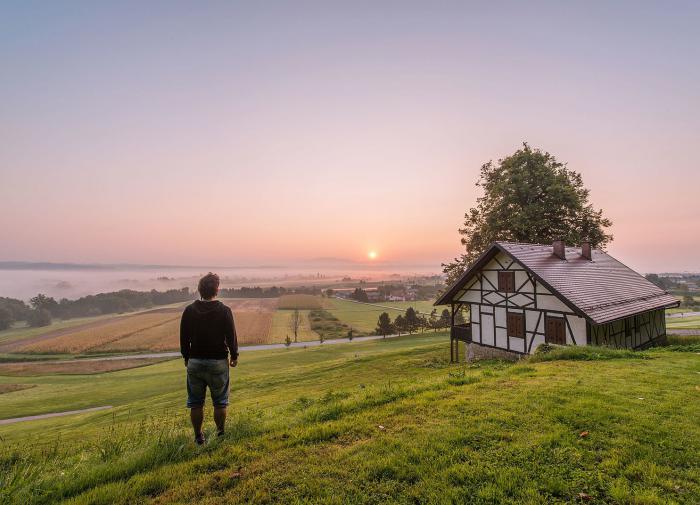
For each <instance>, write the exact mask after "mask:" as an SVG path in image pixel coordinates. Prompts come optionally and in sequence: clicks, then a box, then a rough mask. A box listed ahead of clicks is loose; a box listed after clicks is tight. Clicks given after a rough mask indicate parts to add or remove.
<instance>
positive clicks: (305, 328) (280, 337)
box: [270, 310, 318, 343]
mask: <svg viewBox="0 0 700 505" xmlns="http://www.w3.org/2000/svg"><path fill="white" fill-rule="evenodd" d="M292 312H293V311H292V310H278V311H277V312H275V314H274V317H273V319H272V330H271V331H270V343H282V342H284V341H285V339H286V338H287V336H289V338H290V339H291V340H292V341H294V332H293V331H292V329H291V328H290V322H291V318H292ZM309 312H310V311H308V310H300V311H299V313H300V315H301V326H300V327H299V330H298V331H297V340H298V341H299V342H304V341H309V340H318V333H316V332H315V331H313V330H312V329H311V325H310V321H309Z"/></svg>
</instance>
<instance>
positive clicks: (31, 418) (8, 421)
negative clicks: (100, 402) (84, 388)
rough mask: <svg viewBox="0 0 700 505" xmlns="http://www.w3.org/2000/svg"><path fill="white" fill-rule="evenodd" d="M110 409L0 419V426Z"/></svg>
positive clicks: (109, 406) (107, 406)
mask: <svg viewBox="0 0 700 505" xmlns="http://www.w3.org/2000/svg"><path fill="white" fill-rule="evenodd" d="M111 408H112V406H111V405H105V406H103V407H91V408H89V409H81V410H69V411H67V412H52V413H50V414H39V415H36V416H26V417H14V418H12V419H0V425H2V424H13V423H21V422H22V421H36V420H38V419H48V418H50V417H61V416H70V415H73V414H84V413H85V412H97V411H98V410H105V409H111Z"/></svg>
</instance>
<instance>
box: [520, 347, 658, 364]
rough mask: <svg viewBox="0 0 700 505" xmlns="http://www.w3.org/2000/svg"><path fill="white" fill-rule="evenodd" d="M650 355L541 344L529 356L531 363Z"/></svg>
mask: <svg viewBox="0 0 700 505" xmlns="http://www.w3.org/2000/svg"><path fill="white" fill-rule="evenodd" d="M540 348H541V350H540ZM648 358H649V356H647V355H645V354H643V353H640V352H639V351H632V350H629V349H613V348H610V347H595V346H573V345H572V346H547V347H544V346H540V347H538V351H537V352H536V353H535V354H533V355H532V356H530V357H528V358H527V359H528V361H530V362H531V363H538V362H542V361H559V360H574V361H600V360H611V359H648Z"/></svg>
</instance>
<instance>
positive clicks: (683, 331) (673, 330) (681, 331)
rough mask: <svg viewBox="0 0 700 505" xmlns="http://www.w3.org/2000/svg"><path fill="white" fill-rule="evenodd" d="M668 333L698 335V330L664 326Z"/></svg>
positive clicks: (699, 333)
mask: <svg viewBox="0 0 700 505" xmlns="http://www.w3.org/2000/svg"><path fill="white" fill-rule="evenodd" d="M666 333H668V334H669V335H700V330H688V329H684V328H677V329H676V328H666Z"/></svg>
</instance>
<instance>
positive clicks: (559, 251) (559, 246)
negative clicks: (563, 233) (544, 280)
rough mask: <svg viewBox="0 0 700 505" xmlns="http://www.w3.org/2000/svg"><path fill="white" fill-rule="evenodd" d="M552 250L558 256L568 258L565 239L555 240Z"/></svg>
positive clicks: (563, 258)
mask: <svg viewBox="0 0 700 505" xmlns="http://www.w3.org/2000/svg"><path fill="white" fill-rule="evenodd" d="M552 251H553V252H554V256H556V257H557V258H559V259H562V260H565V259H566V244H564V241H563V240H555V241H554V242H552Z"/></svg>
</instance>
